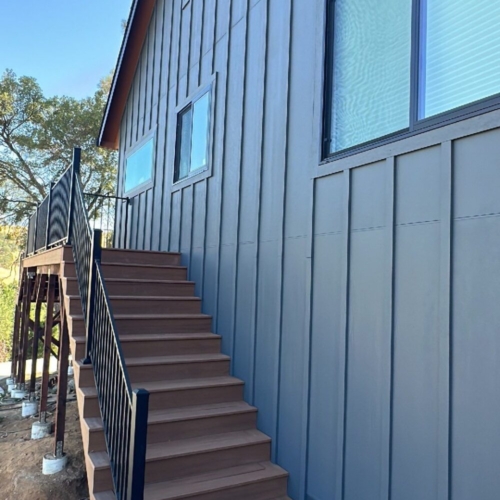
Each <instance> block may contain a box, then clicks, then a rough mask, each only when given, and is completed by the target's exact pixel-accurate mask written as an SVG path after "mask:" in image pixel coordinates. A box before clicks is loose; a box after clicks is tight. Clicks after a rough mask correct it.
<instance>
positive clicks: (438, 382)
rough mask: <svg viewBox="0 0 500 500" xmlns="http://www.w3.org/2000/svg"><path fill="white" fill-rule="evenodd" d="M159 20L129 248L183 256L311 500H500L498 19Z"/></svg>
mask: <svg viewBox="0 0 500 500" xmlns="http://www.w3.org/2000/svg"><path fill="white" fill-rule="evenodd" d="M139 3H141V2H139ZM153 3H155V5H154V7H153V6H152V14H151V20H150V21H149V25H148V28H147V30H145V31H144V32H143V34H142V32H141V36H134V35H135V34H136V33H135V31H134V28H135V23H139V22H141V20H140V19H135V18H132V20H131V21H132V25H131V26H130V28H129V38H130V40H129V41H128V42H127V43H128V44H133V45H134V47H135V48H137V49H138V48H139V46H141V45H142V49H141V52H140V55H138V57H137V59H136V61H137V62H135V60H134V61H133V63H132V62H129V61H128V60H127V59H125V58H123V59H122V60H121V65H120V66H119V67H118V73H117V77H116V81H115V87H114V92H115V94H114V95H112V96H111V99H110V103H109V106H108V117H107V118H106V119H105V121H104V123H103V128H102V132H101V137H100V143H101V144H102V145H104V146H110V145H111V146H116V147H118V148H119V151H120V170H119V176H118V186H119V187H118V194H119V195H120V196H129V197H130V205H129V208H128V210H129V214H128V224H129V227H128V228H127V230H126V231H125V227H124V225H123V222H124V220H125V219H124V214H123V213H119V214H118V227H117V238H118V241H119V242H120V243H121V244H122V245H123V246H127V247H128V248H137V249H145V250H169V251H178V252H181V253H182V259H183V263H185V264H186V265H188V266H189V276H190V279H191V280H193V281H195V282H196V292H197V295H199V296H201V297H202V299H203V311H204V312H206V313H209V314H211V315H213V318H214V331H215V332H217V333H218V334H220V335H221V336H222V345H223V352H224V353H226V354H228V355H230V356H231V358H232V364H231V369H232V373H233V374H234V375H235V376H237V377H240V378H241V379H243V380H244V381H245V393H244V394H245V399H246V401H247V402H249V403H250V404H253V405H255V406H257V407H258V409H259V414H258V427H259V429H261V430H262V431H263V432H265V433H266V434H268V435H269V436H271V437H272V439H273V444H272V451H273V455H272V456H273V459H274V460H275V461H276V462H277V463H278V464H280V465H281V466H282V467H283V468H285V469H286V470H287V471H288V472H289V473H290V479H289V495H290V496H291V498H293V499H295V500H303V499H308V500H333V499H345V500H365V499H387V498H391V499H393V500H399V499H404V500H444V499H449V498H451V499H453V500H472V499H478V500H496V499H498V498H500V468H499V464H500V385H499V380H500V307H499V305H500V218H499V214H500V111H499V110H498V107H499V104H500V100H499V98H498V93H499V92H500V64H499V63H498V53H499V50H500V28H499V26H500V2H498V1H496V0H495V1H490V2H477V1H474V2H472V1H461V2H453V1H451V0H421V1H418V0H417V1H411V0H387V1H384V2H375V1H372V0H337V1H336V2H334V1H326V0H268V1H266V0H260V1H255V0H248V1H246V0H233V1H228V0H219V1H216V0H212V1H208V0H207V1H201V0H191V1H186V0H174V1H169V0H165V1H161V0H159V1H157V2H153ZM144 17H146V14H145V15H144ZM144 24H146V20H145V19H144ZM126 50H127V46H125V51H124V53H125V54H126ZM129 50H131V47H129ZM133 70H135V72H134V75H133V77H132V73H133ZM122 75H123V76H122ZM122 79H123V81H122ZM125 80H126V81H125ZM120 84H121V86H122V87H126V88H127V90H128V89H130V91H129V93H128V96H127V97H126V99H124V98H122V97H121V96H122V95H124V93H123V90H122V94H120V95H118V91H119V90H121V88H122V87H120ZM115 101H116V102H115ZM118 101H119V102H118ZM115 108H119V110H116V109H115ZM113 111H114V115H113V117H112V118H111V117H110V114H111V112H113ZM118 111H119V112H118ZM139 158H140V161H139ZM125 233H126V238H127V241H124V240H123V238H124V237H125Z"/></svg>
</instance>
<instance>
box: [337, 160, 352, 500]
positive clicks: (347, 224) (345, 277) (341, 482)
mask: <svg viewBox="0 0 500 500" xmlns="http://www.w3.org/2000/svg"><path fill="white" fill-rule="evenodd" d="M343 175H344V179H345V181H344V183H345V187H344V194H345V200H344V217H343V219H344V228H345V229H344V230H345V234H344V242H343V249H342V250H343V255H344V257H343V259H342V261H343V266H342V316H341V330H340V332H341V335H342V339H341V342H340V348H341V350H342V351H343V353H344V357H343V359H342V357H341V358H340V361H341V362H340V370H339V375H340V377H341V379H342V384H341V386H340V387H341V388H342V390H341V391H339V413H340V414H341V418H339V432H338V437H339V440H338V445H339V447H338V448H339V450H341V451H340V452H339V453H338V455H337V458H338V461H337V464H336V475H337V488H336V494H337V498H339V499H341V500H345V456H346V448H347V440H346V434H347V433H346V426H347V392H348V385H347V373H348V370H349V296H350V294H349V288H350V271H351V170H350V169H347V170H344V174H343ZM342 344H343V346H342Z"/></svg>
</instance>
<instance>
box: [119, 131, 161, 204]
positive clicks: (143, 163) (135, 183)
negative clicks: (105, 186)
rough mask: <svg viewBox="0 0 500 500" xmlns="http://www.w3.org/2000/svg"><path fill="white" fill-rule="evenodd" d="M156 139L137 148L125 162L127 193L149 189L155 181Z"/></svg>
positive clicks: (148, 139) (144, 142)
mask: <svg viewBox="0 0 500 500" xmlns="http://www.w3.org/2000/svg"><path fill="white" fill-rule="evenodd" d="M153 164H154V137H152V136H151V137H149V138H147V139H146V140H145V141H143V142H141V143H140V144H139V145H138V146H137V147H135V148H134V149H133V150H132V152H131V154H130V155H129V156H128V157H127V160H126V162H125V193H124V194H127V195H130V194H131V193H132V194H134V193H136V192H139V191H142V190H144V189H147V188H148V187H149V186H150V185H151V184H152V181H153Z"/></svg>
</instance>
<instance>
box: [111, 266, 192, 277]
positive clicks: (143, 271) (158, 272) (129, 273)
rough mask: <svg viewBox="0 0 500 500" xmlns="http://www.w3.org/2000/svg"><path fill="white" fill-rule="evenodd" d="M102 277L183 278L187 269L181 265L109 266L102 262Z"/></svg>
mask: <svg viewBox="0 0 500 500" xmlns="http://www.w3.org/2000/svg"><path fill="white" fill-rule="evenodd" d="M102 272H103V274H104V278H105V279H106V278H107V279H109V278H120V279H132V280H134V279H136V280H139V279H140V280H147V279H151V280H185V279H187V270H186V269H185V268H183V267H178V268H175V267H172V268H166V269H164V268H161V267H138V266H137V267H136V266H133V265H132V266H129V265H125V266H111V265H106V264H103V266H102Z"/></svg>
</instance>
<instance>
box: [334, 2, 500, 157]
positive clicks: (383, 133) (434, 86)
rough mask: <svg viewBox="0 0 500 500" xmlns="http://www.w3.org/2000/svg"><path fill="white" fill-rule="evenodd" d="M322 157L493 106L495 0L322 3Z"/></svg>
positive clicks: (498, 83) (499, 42)
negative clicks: (324, 49)
mask: <svg viewBox="0 0 500 500" xmlns="http://www.w3.org/2000/svg"><path fill="white" fill-rule="evenodd" d="M329 5H330V6H329V15H328V27H329V31H328V35H329V36H328V61H329V64H328V71H327V79H326V91H327V99H326V103H327V109H326V112H325V116H326V123H325V151H324V153H325V156H330V155H332V154H335V153H338V152H340V151H344V150H347V149H350V148H355V147H358V146H361V145H365V144H367V143H370V142H372V141H374V140H380V139H382V138H385V137H387V136H391V135H393V134H398V135H399V134H404V133H409V132H412V131H415V130H420V129H422V128H424V127H426V126H430V124H434V125H436V124H439V123H440V122H443V121H445V120H449V119H451V118H452V117H459V116H460V115H461V114H465V113H470V112H471V110H472V107H473V108H474V110H475V111H477V110H479V109H482V108H488V107H491V106H492V105H496V104H498V101H499V100H498V96H497V94H499V93H500V0H330V2H329Z"/></svg>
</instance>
